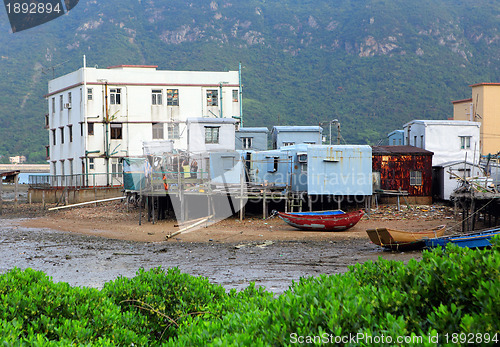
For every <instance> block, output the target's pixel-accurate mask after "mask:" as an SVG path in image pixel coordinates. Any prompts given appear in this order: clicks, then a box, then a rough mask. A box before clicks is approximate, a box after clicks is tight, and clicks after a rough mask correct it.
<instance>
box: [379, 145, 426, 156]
mask: <svg viewBox="0 0 500 347" xmlns="http://www.w3.org/2000/svg"><path fill="white" fill-rule="evenodd" d="M406 154H410V155H433V154H434V152H431V151H428V150H426V149H423V148H419V147H415V146H372V155H406Z"/></svg>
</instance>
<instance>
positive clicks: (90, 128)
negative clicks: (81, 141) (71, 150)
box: [87, 123, 94, 135]
mask: <svg viewBox="0 0 500 347" xmlns="http://www.w3.org/2000/svg"><path fill="white" fill-rule="evenodd" d="M87 133H88V134H89V135H94V123H87Z"/></svg>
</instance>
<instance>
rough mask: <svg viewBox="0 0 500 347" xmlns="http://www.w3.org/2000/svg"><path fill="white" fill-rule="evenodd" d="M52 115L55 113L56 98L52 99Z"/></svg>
mask: <svg viewBox="0 0 500 347" xmlns="http://www.w3.org/2000/svg"><path fill="white" fill-rule="evenodd" d="M52 113H56V98H52Z"/></svg>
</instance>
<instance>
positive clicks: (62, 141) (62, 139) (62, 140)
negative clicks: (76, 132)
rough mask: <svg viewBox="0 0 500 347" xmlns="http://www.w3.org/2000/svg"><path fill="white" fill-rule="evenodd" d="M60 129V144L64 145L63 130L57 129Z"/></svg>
mask: <svg viewBox="0 0 500 347" xmlns="http://www.w3.org/2000/svg"><path fill="white" fill-rule="evenodd" d="M59 129H61V144H63V143H64V128H59Z"/></svg>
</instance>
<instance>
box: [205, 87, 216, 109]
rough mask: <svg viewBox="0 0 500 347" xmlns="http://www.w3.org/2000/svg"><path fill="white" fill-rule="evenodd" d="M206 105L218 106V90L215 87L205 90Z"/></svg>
mask: <svg viewBox="0 0 500 347" xmlns="http://www.w3.org/2000/svg"><path fill="white" fill-rule="evenodd" d="M207 106H219V91H218V90H217V89H212V90H207Z"/></svg>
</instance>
